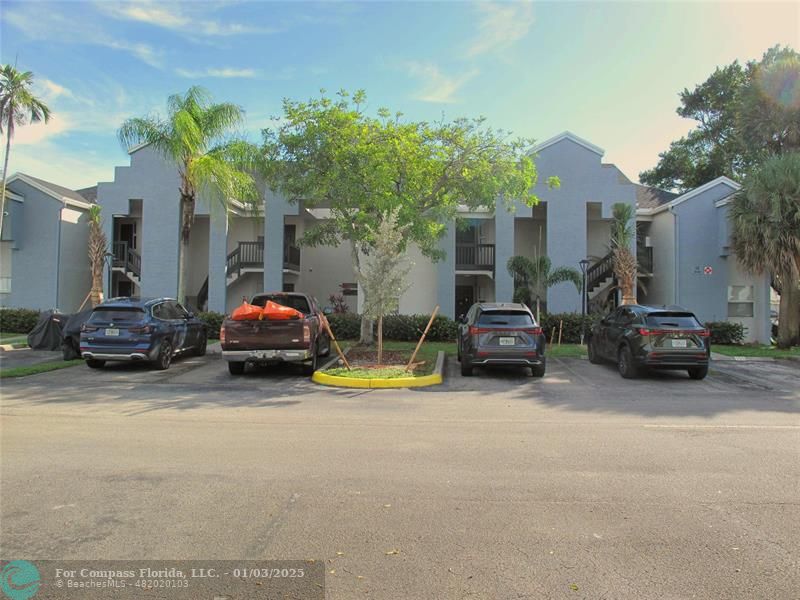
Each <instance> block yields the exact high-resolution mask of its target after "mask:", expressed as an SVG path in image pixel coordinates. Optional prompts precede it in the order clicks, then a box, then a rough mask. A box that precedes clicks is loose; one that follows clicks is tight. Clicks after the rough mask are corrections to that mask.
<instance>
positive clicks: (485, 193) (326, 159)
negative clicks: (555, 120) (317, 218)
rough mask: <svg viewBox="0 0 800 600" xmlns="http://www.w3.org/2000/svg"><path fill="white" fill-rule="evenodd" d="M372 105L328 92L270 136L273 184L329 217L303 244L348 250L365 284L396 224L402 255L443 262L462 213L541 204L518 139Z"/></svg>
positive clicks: (294, 107)
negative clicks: (449, 233) (367, 260)
mask: <svg viewBox="0 0 800 600" xmlns="http://www.w3.org/2000/svg"><path fill="white" fill-rule="evenodd" d="M365 102H366V95H365V94H364V92H363V91H359V92H357V93H355V94H354V95H353V96H352V98H351V97H350V95H349V94H348V93H347V92H345V91H341V92H339V93H338V95H337V98H336V99H331V98H329V97H327V96H325V92H324V90H323V92H322V94H321V97H319V98H315V99H311V100H309V101H308V102H297V101H293V100H285V101H284V103H283V119H282V123H281V124H280V125H278V126H277V127H276V128H274V129H267V130H265V131H264V156H265V167H264V175H265V178H266V180H267V182H268V183H269V184H270V185H271V186H272V187H273V188H274V189H276V190H277V191H279V192H281V193H282V194H283V195H284V196H286V198H287V199H288V200H289V201H290V202H295V203H296V202H300V201H302V202H303V203H304V205H305V206H306V207H312V208H313V207H324V208H328V209H329V210H330V217H329V218H328V219H327V220H325V221H323V222H321V223H319V224H318V225H316V226H315V227H313V228H311V229H309V230H307V231H306V232H305V234H304V235H303V238H302V239H301V243H302V244H306V245H312V246H316V245H330V246H334V245H338V244H339V243H342V242H345V243H348V244H349V245H350V254H351V259H352V264H353V270H354V272H355V275H356V278H357V279H358V280H361V278H362V269H361V257H362V255H363V254H365V253H368V252H369V251H370V249H371V248H374V246H375V243H376V240H377V238H376V235H377V233H376V232H378V231H379V230H380V224H381V223H382V222H383V221H385V220H387V218H388V216H389V215H393V218H394V221H393V222H394V227H395V229H396V230H397V231H398V232H399V233H400V234H401V236H400V247H399V250H400V251H403V252H404V251H405V250H406V248H407V246H408V244H416V245H417V246H418V247H419V248H420V250H421V251H422V253H423V254H424V255H425V256H427V257H428V258H430V259H431V260H433V261H436V260H439V259H441V258H442V256H443V255H444V253H443V252H442V250H441V249H440V248H439V240H440V239H441V238H442V237H443V236H444V235H445V233H446V230H447V225H448V224H449V223H451V222H452V221H453V220H455V219H456V218H457V215H458V208H459V205H464V206H466V207H468V208H470V209H473V210H474V209H477V208H478V207H481V206H491V207H494V206H495V205H496V203H497V199H498V198H502V199H503V201H504V202H505V205H506V206H512V205H513V204H514V203H515V202H517V201H519V202H522V203H524V204H526V205H533V204H535V203H536V202H537V199H536V198H535V196H533V195H532V194H531V192H530V190H531V188H532V187H533V185H534V184H535V183H536V168H535V166H534V163H533V160H532V158H531V157H530V155H529V150H530V146H531V144H530V141H528V140H523V139H515V140H511V139H509V135H508V134H507V133H506V132H503V131H494V130H492V129H489V128H487V127H485V122H484V120H483V119H456V120H455V121H452V122H450V123H447V122H437V123H426V122H412V121H404V120H403V119H402V113H394V114H392V113H390V112H389V111H388V110H387V109H384V108H382V109H379V110H378V111H377V115H378V116H377V117H369V116H367V115H366V114H365V113H364V104H365ZM550 183H552V184H555V183H556V180H555V179H553V180H552V181H551V182H550ZM500 204H502V203H500ZM362 291H363V290H362ZM364 300H365V301H366V302H369V298H367V297H366V296H365V298H364ZM361 341H362V342H364V343H371V341H372V323H371V320H370V319H369V317H363V318H362V322H361Z"/></svg>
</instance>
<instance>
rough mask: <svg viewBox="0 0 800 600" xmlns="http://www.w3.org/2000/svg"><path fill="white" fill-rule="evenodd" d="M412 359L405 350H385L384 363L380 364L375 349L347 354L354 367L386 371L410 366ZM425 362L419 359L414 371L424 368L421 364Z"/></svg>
mask: <svg viewBox="0 0 800 600" xmlns="http://www.w3.org/2000/svg"><path fill="white" fill-rule="evenodd" d="M410 358H411V352H407V351H403V350H384V351H383V362H382V363H381V364H380V365H379V364H378V350H377V349H375V348H359V347H353V348H350V351H349V352H348V353H347V362H349V363H350V365H351V366H353V367H362V368H365V369H384V368H386V367H403V368H405V366H406V365H407V364H408V359H410ZM420 362H424V361H420V360H419V359H418V360H417V361H416V363H417V364H416V365H415V367H414V368H412V371H413V370H414V369H415V368H417V367H419V366H422V365H420V364H419V363H420Z"/></svg>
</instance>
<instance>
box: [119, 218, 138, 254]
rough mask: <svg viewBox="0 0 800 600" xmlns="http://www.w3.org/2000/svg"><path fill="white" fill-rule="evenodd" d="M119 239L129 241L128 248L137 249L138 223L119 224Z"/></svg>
mask: <svg viewBox="0 0 800 600" xmlns="http://www.w3.org/2000/svg"><path fill="white" fill-rule="evenodd" d="M119 241H120V242H127V243H128V248H130V249H131V250H136V223H120V224H119Z"/></svg>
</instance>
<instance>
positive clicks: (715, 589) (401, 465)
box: [0, 356, 800, 599]
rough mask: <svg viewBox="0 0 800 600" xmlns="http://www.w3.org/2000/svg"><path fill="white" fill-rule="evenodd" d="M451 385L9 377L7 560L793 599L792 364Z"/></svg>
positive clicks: (515, 594)
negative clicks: (285, 561) (288, 563)
mask: <svg viewBox="0 0 800 600" xmlns="http://www.w3.org/2000/svg"><path fill="white" fill-rule="evenodd" d="M446 375H447V377H446V383H445V384H444V385H442V386H436V387H432V388H424V389H416V390H344V389H328V388H322V387H320V386H317V385H315V384H313V383H311V382H310V381H309V380H308V378H305V377H302V376H301V375H300V374H299V372H298V371H297V370H295V369H293V368H273V369H264V370H261V371H256V372H253V373H249V374H247V375H245V376H241V377H236V378H231V377H230V376H229V375H228V373H227V369H226V368H225V365H224V363H223V362H222V361H221V360H220V359H219V357H218V356H206V357H204V358H186V359H179V360H176V361H175V363H174V364H173V365H172V367H171V368H170V369H169V370H168V371H162V372H158V371H151V370H149V369H147V368H146V367H144V366H139V365H112V366H109V367H107V368H105V369H102V370H90V369H88V368H84V367H83V366H78V367H75V368H70V369H66V370H63V371H57V372H51V373H45V374H42V375H37V376H35V377H31V378H26V379H21V380H16V381H10V382H5V381H4V382H3V388H2V406H1V411H2V412H1V413H0V414H1V415H2V433H3V435H2V441H1V442H0V443H1V445H0V450H2V463H0V466H1V467H2V469H1V470H0V490H2V492H0V494H2V496H1V497H0V499H2V514H1V515H0V516H1V517H2V523H3V528H2V537H1V538H0V554H2V555H3V556H26V557H31V558H101V557H103V558H119V559H122V558H153V559H159V558H160V559H175V558H198V559H201V558H202V559H206V558H208V559H210V558H227V559H237V558H240V559H251V558H252V559H255V558H302V559H311V558H314V559H322V560H325V561H326V570H327V573H328V574H327V575H326V588H327V597H328V598H387V599H388V598H393V599H394V598H570V597H573V598H637V599H638V598H794V597H796V590H797V589H800V577H799V576H798V562H797V561H798V550H800V544H799V543H798V540H800V525H799V524H800V510H798V497H800V467H799V466H798V465H800V391H798V387H800V386H798V385H797V381H798V379H800V377H798V376H799V375H800V370H798V364H797V363H788V362H768V363H752V364H748V363H739V362H733V361H731V362H726V363H722V362H720V363H715V364H714V365H713V367H712V372H711V374H710V375H709V377H708V378H707V379H705V380H703V381H692V380H690V379H689V378H688V377H687V376H686V374H685V373H660V374H653V375H648V376H645V377H643V378H641V379H638V380H632V381H629V380H623V379H621V378H620V377H619V375H618V373H617V371H616V369H615V368H614V367H613V366H612V365H607V366H606V365H591V364H589V363H588V362H587V361H585V360H580V359H551V362H550V363H549V365H548V373H547V376H546V377H545V378H544V379H535V378H531V377H529V376H525V375H524V374H523V372H522V371H518V370H514V369H510V370H502V371H493V372H485V373H484V372H481V371H476V376H475V377H471V378H463V377H461V375H460V374H459V373H458V368H457V363H455V361H452V360H451V361H450V363H449V364H448V366H447V369H446Z"/></svg>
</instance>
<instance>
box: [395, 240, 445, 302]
mask: <svg viewBox="0 0 800 600" xmlns="http://www.w3.org/2000/svg"><path fill="white" fill-rule="evenodd" d="M408 259H409V260H410V261H411V263H412V267H411V270H410V271H409V273H408V276H407V277H406V283H407V284H408V289H407V290H406V291H405V293H403V294H402V295H401V296H400V313H401V314H407V315H413V314H430V313H432V312H433V309H434V308H435V307H436V304H437V302H438V299H437V296H436V278H437V276H438V273H439V267H438V265H437V264H435V263H433V262H431V260H430V259H428V258H426V257H425V256H423V254H422V252H421V251H420V249H419V248H418V247H417V246H410V247H409V249H408Z"/></svg>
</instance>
